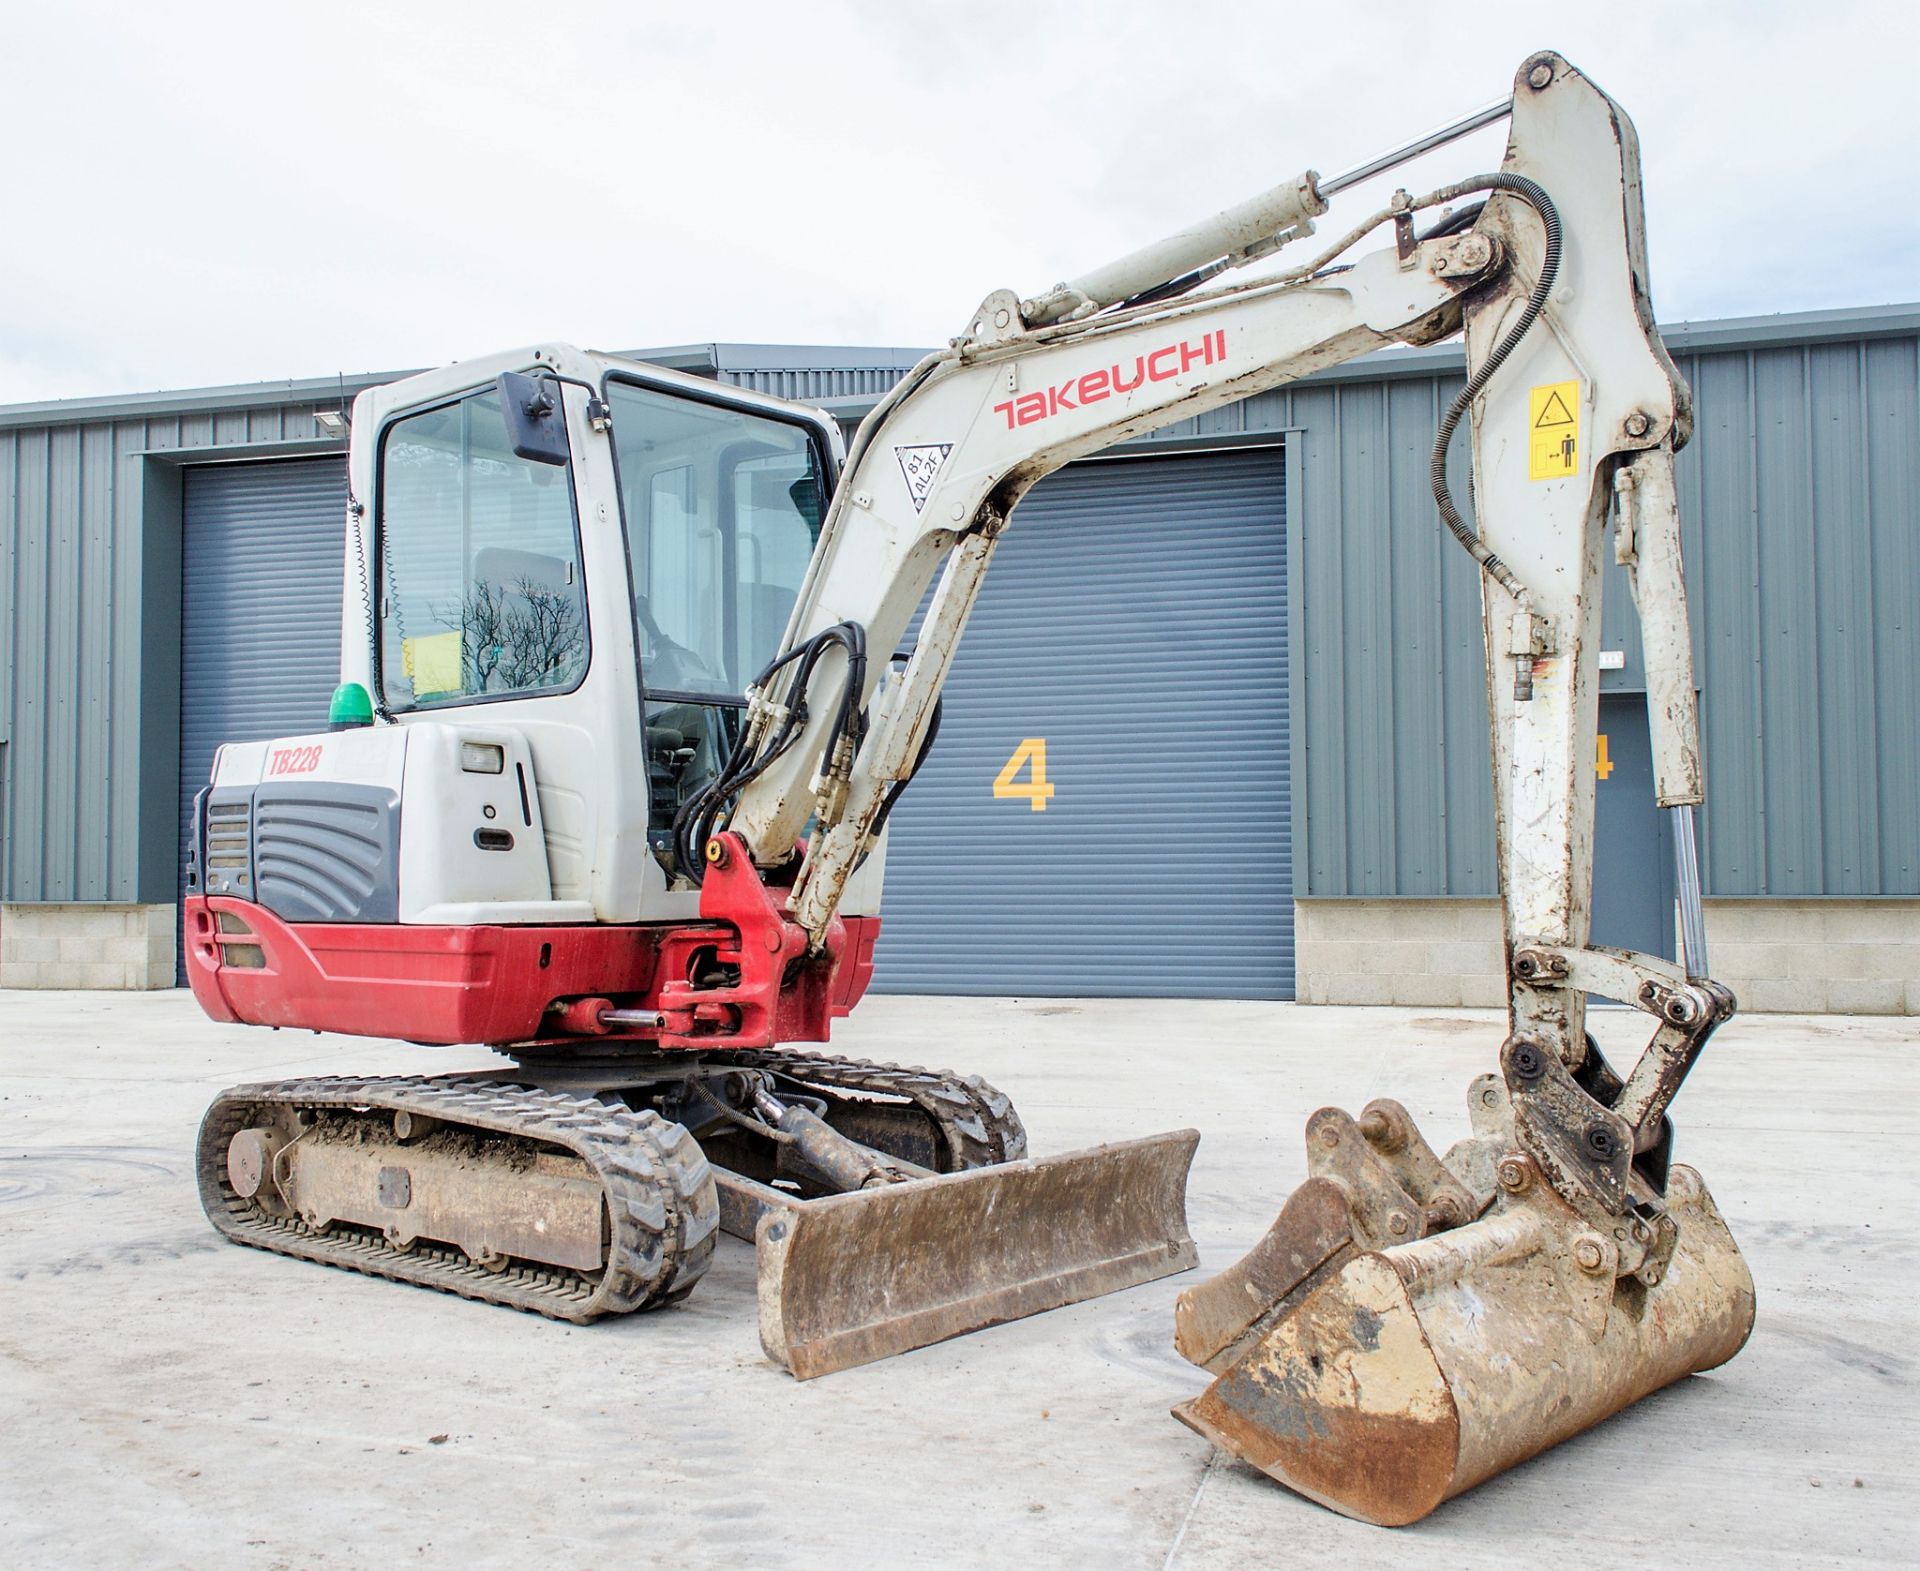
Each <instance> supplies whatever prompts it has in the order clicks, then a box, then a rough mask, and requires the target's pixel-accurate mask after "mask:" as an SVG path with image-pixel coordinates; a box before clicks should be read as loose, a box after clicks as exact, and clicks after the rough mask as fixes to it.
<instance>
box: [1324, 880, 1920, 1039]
mask: <svg viewBox="0 0 1920 1571" xmlns="http://www.w3.org/2000/svg"><path fill="white" fill-rule="evenodd" d="M1707 955H1708V961H1709V964H1710V968H1711V971H1712V974H1713V976H1714V978H1715V979H1716V980H1718V981H1721V982H1724V983H1726V985H1727V986H1729V987H1731V988H1732V989H1733V991H1734V995H1735V996H1736V997H1737V998H1738V999H1739V1000H1740V1007H1741V1009H1742V1011H1744V1012H1748V1013H1753V1014H1857V1015H1901V1014H1905V1015H1920V900H1709V901H1708V902H1707ZM1294 969H1295V976H1296V978H1297V983H1296V995H1295V996H1296V997H1297V998H1298V999H1299V1001H1300V1002H1301V1003H1303V1004H1410V1005H1415V1006H1442V1007H1444V1006H1448V1005H1458V1004H1478V1005H1484V1006H1487V1007H1491V1008H1498V1007H1500V1006H1501V1005H1503V1004H1504V1003H1505V1001H1506V999H1505V989H1504V987H1503V985H1502V982H1501V971H1502V956H1501V952H1500V906H1499V903H1498V902H1497V901H1493V900H1299V901H1295V902H1294Z"/></svg>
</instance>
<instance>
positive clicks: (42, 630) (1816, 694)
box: [0, 307, 1920, 901]
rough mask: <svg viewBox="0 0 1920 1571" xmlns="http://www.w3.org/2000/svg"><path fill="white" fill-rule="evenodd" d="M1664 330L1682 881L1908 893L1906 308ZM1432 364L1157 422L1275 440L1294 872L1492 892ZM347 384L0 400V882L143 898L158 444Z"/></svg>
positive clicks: (1348, 372) (1911, 764) (1911, 573)
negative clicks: (1287, 457)
mask: <svg viewBox="0 0 1920 1571" xmlns="http://www.w3.org/2000/svg"><path fill="white" fill-rule="evenodd" d="M1668 337H1669V342H1670V343H1671V344H1672V345H1673V347H1674V348H1675V350H1676V353H1677V356H1678V358H1679V360H1680V363H1681V369H1682V371H1683V372H1684V373H1685V374H1686V375H1687V376H1688V377H1689V379H1690V380H1691V381H1692V382H1693V384H1694V387H1695V392H1696V395H1697V404H1698V413H1699V428H1698V435H1697V437H1696V439H1695V442H1694V445H1693V446H1692V447H1691V448H1690V449H1689V450H1688V452H1687V453H1686V454H1684V455H1682V461H1681V474H1682V482H1683V486H1684V487H1685V491H1684V495H1683V506H1684V508H1685V515H1686V545H1687V549H1688V552H1689V560H1690V566H1691V570H1692V578H1693V582H1694V588H1695V599H1696V612H1695V628H1696V635H1697V638H1698V640H1699V646H1700V656H1701V658H1700V673H1701V680H1702V685H1703V688H1704V691H1705V698H1704V718H1705V725H1706V733H1707V750H1708V787H1709V790H1710V792H1711V794H1712V802H1711V804H1710V805H1709V808H1708V811H1707V814H1706V817H1705V821H1704V826H1703V827H1704V833H1705V850H1706V859H1707V879H1708V887H1709V889H1710V890H1712V891H1713V892H1716V893H1719V894H1729V895H1737V894H1772V895H1795V894H1837V895H1838V894H1876V893H1885V894H1909V895H1910V894H1914V893H1920V846H1917V845H1916V839H1915V837H1916V835H1920V712H1917V706H1916V705H1915V704H1914V703H1913V700H1912V695H1913V694H1914V693H1915V692H1920V628H1916V626H1915V622H1916V612H1915V602H1916V600H1917V599H1920V595H1916V593H1915V584H1916V582H1920V562H1916V559H1915V540H1916V537H1920V410H1917V408H1916V405H1917V403H1920V395H1917V393H1916V341H1917V338H1920V307H1894V308H1888V309H1886V310H1861V311H1853V312H1823V313H1810V314H1807V315H1804V316H1800V317H1779V318H1761V319H1754V320H1750V321H1736V322H1728V323H1708V324H1698V325H1694V326H1686V325H1682V326H1681V327H1679V328H1676V329H1673V330H1670V331H1669V334H1668ZM753 348H754V346H718V348H717V349H716V352H715V353H714V354H713V355H712V356H711V357H710V358H711V359H712V360H713V362H714V363H715V368H716V369H717V370H718V371H719V374H721V375H724V376H726V377H727V378H728V379H729V380H735V381H741V382H744V383H747V384H748V385H754V386H759V385H762V380H763V379H765V385H766V386H768V387H769V388H770V389H771V390H774V391H784V390H786V387H785V384H783V383H781V382H780V381H778V380H777V379H778V378H799V379H805V378H815V379H816V380H814V381H808V382H806V383H805V391H804V396H807V397H811V398H831V397H841V396H849V397H851V396H860V395H871V394H873V393H875V392H878V391H879V390H880V389H881V388H882V387H884V386H885V385H888V384H889V383H890V382H891V381H892V380H893V379H894V378H895V377H896V376H897V375H898V374H899V373H900V370H901V369H902V368H903V362H904V359H905V358H906V357H904V356H901V355H899V354H898V353H897V352H892V351H883V352H881V353H879V354H877V355H875V354H872V353H871V352H866V351H848V352H846V353H845V354H844V356H843V357H842V363H843V365H844V366H846V367H849V368H851V370H852V373H853V375H852V380H853V381H854V383H855V384H856V385H855V386H854V388H853V389H852V390H851V391H847V392H843V391H841V390H840V389H839V388H838V387H837V385H834V384H833V376H834V375H835V372H834V370H833V367H832V366H830V365H828V364H825V363H824V362H825V361H826V360H827V359H828V358H829V356H828V355H827V353H826V352H824V351H808V352H806V353H804V354H798V355H795V356H794V357H793V358H794V360H796V361H798V362H800V363H799V364H781V365H771V366H763V367H761V368H759V370H757V371H756V369H755V368H754V367H752V366H749V365H746V364H744V363H741V364H735V363H732V362H733V361H734V360H735V359H738V358H739V357H741V356H743V355H744V356H747V357H749V358H751V356H752V351H753ZM720 350H724V351H725V353H721V352H719V351H720ZM863 355H864V356H866V358H864V359H863ZM875 362H877V363H875ZM1457 363H1458V357H1457V353H1454V352H1451V351H1417V352H1414V353H1413V354H1410V355H1406V356H1402V357H1398V358H1397V361H1388V360H1376V361H1374V362H1372V363H1367V364H1360V365H1355V366H1348V367H1343V368H1341V369H1340V370H1339V371H1337V372H1334V373H1329V374H1323V375H1322V376H1320V377H1315V378H1312V379H1310V380H1309V381H1307V382H1304V383H1300V384H1297V385H1296V386H1294V387H1292V388H1287V389H1281V390H1279V391H1277V392H1274V393H1269V394H1263V395H1261V396H1260V397H1258V398H1254V399H1250V400H1247V401H1246V402H1245V403H1242V404H1238V405H1234V406H1231V407H1230V408H1227V409H1224V410H1220V411H1217V412H1215V413H1214V414H1212V415H1209V416H1207V417H1206V418H1205V419H1204V420H1201V421H1197V422H1192V423H1189V424H1188V425H1186V426H1183V427H1177V428H1175V429H1173V430H1171V431H1169V432H1166V433H1163V434H1162V436H1161V437H1160V438H1159V439H1157V440H1161V441H1169V440H1170V441H1175V442H1178V441H1181V440H1183V439H1195V438H1198V439H1203V440H1204V439H1207V438H1209V437H1212V436H1216V435H1232V436H1241V435H1244V434H1246V433H1256V432H1274V431H1281V430H1287V429H1289V428H1291V429H1293V430H1294V431H1296V432H1297V433H1298V435H1297V436H1296V437H1294V438H1293V439H1292V440H1291V441H1290V444H1289V446H1290V450H1291V452H1292V453H1293V455H1294V456H1293V459H1292V463H1293V466H1294V467H1293V475H1294V478H1295V480H1296V481H1297V486H1296V494H1297V504H1296V506H1295V507H1294V508H1293V509H1292V512H1293V525H1294V527H1295V529H1296V530H1297V531H1298V538H1297V541H1296V542H1295V544H1296V549H1295V550H1294V553H1293V555H1292V558H1291V560H1292V562H1293V564H1294V567H1295V579H1296V584H1295V587H1294V589H1293V597H1294V604H1295V607H1296V609H1297V611H1298V612H1299V614H1298V616H1297V617H1296V621H1295V627H1294V632H1293V637H1294V640H1295V642H1294V645H1293V650H1294V653H1295V654H1296V655H1297V656H1299V660H1298V662H1297V664H1298V670H1297V672H1296V677H1295V680H1296V684H1297V691H1298V703H1297V705H1296V708H1295V715H1294V720H1295V726H1296V730H1297V733H1298V736H1299V740H1298V742H1297V745H1296V759H1297V764H1298V767H1297V768H1296V769H1295V772H1294V781H1295V789H1296V790H1297V791H1298V792H1299V793H1300V795H1301V796H1302V798H1303V801H1302V802H1301V804H1300V806H1299V808H1298V810H1297V811H1298V814H1299V821H1298V822H1297V824H1296V828H1297V829H1298V830H1299V831H1300V835H1301V838H1300V841H1299V843H1298V844H1297V845H1296V868H1295V882H1296V887H1297V891H1298V892H1299V893H1301V894H1312V895H1343V894H1354V895H1359V894H1408V895H1420V894H1456V895H1484V894H1489V893H1491V892H1492V890H1493V867H1492V854H1491V828H1490V819H1491V812H1490V807H1489V805H1488V803H1489V795H1490V793H1489V790H1488V785H1487V764H1486V739H1485V735H1484V719H1483V717H1482V716H1483V711H1482V709H1481V699H1480V683H1481V681H1482V677H1481V674H1480V657H1479V652H1478V633H1477V622H1478V614H1477V611H1476V609H1475V600H1474V585H1473V580H1472V573H1471V571H1470V570H1469V568H1468V565H1467V563H1466V562H1465V560H1464V558H1462V557H1461V556H1460V555H1459V553H1458V552H1457V550H1454V551H1448V550H1442V549H1441V546H1442V544H1443V542H1442V541H1441V539H1440V537H1439V534H1438V531H1437V529H1436V527H1435V525H1434V523H1433V515H1432V509H1431V504H1430V503H1429V501H1428V500H1427V498H1426V491H1425V482H1424V475H1423V473H1422V471H1423V467H1424V464H1425V454H1426V450H1427V443H1428V440H1429V438H1430V435H1431V432H1432V429H1433V412H1434V410H1435V409H1436V407H1437V406H1438V403H1439V401H1440V400H1441V399H1442V398H1443V397H1445V396H1447V395H1448V394H1449V393H1450V392H1451V390H1452V388H1453V386H1455V385H1457V375H1458V373H1457V371H1456V370H1455V369H1454V367H1455V366H1456V365H1457ZM364 380H366V379H357V380H349V381H348V382H347V383H346V384H344V386H342V387H340V388H338V389H335V388H332V387H322V386H320V385H316V384H288V385H286V386H278V385H273V386H266V385H263V386H260V387H255V388H247V389H228V390H215V391H214V392H211V393H209V392H207V391H205V390H201V391H198V392H192V393H183V394H172V395H161V396H160V397H157V398H154V399H147V400H96V401H92V402H91V403H79V404H69V405H52V406H36V407H34V408H16V409H0V548H4V551H5V559H4V563H3V564H0V658H3V659H4V660H5V662H6V669H5V671H4V673H0V828H3V829H4V835H5V844H4V849H3V850H0V899H6V900H27V901H31V900H132V899H151V900H163V899H167V898H169V897H170V886H171V882H172V859H173V853H174V846H173V843H172V833H171V830H170V827H169V825H170V821H171V818H172V805H173V804H172V797H173V792H172V788H171V784H170V782H171V778H172V774H173V768H174V749H175V743H174V742H173V741H171V740H168V739H167V735H166V733H168V732H171V730H172V728H173V727H175V726H176V725H177V707H176V704H177V700H176V698H175V695H174V693H173V691H172V686H171V684H172V682H173V681H174V680H175V679H177V667H175V666H174V665H173V664H172V662H171V660H170V659H169V658H168V657H165V656H161V657H159V658H156V657H155V656H154V655H153V654H152V651H153V650H155V649H164V648H165V647H166V646H167V645H168V643H169V641H170V640H171V641H172V643H173V647H175V648H177V619H178V585H179V559H178V547H179V542H178V537H177V536H178V527H179V512H178V474H177V471H174V472H173V479H172V488H173V489H172V494H171V496H170V497H169V495H168V494H167V493H168V479H167V472H168V466H167V465H166V464H165V462H164V461H163V460H164V455H165V454H167V453H169V452H173V453H176V454H183V455H184V454H187V453H189V452H191V453H192V454H193V455H194V456H197V457H218V456H220V454H221V453H222V452H227V453H239V452H241V451H243V450H245V451H246V453H247V456H256V455H258V456H265V455H266V454H267V453H269V452H271V453H283V452H285V451H286V450H288V449H289V448H290V447H297V446H299V445H300V444H302V443H304V444H306V446H307V447H309V448H311V447H312V446H313V445H315V444H314V443H313V437H314V434H315V433H314V424H313V414H314V412H315V410H316V409H322V408H325V409H331V408H334V407H335V406H336V404H337V403H338V400H339V397H340V396H341V395H343V394H344V395H349V396H350V395H351V393H352V392H353V391H355V390H356V389H357V387H358V386H359V385H363V382H364ZM800 385H801V384H800V382H798V381H796V382H795V383H794V386H796V387H799V386H800ZM215 404H217V405H218V407H210V406H211V405H215ZM153 453H157V454H160V455H162V457H161V459H154V458H148V457H143V456H141V455H144V454H153ZM1456 494H1461V488H1460V487H1459V486H1456ZM169 520H171V522H169ZM168 530H171V531H172V534H173V537H172V539H171V540H169V539H168V538H167V533H168ZM169 594H171V595H172V596H173V604H172V606H171V608H170V609H169V607H168V606H167V604H166V596H167V595H169ZM1608 597H1609V610H1608V613H1607V628H1608V636H1607V644H1608V647H1611V648H1622V649H1625V650H1626V651H1627V658H1628V669H1627V670H1626V671H1625V672H1623V673H1620V674H1619V675H1618V676H1617V677H1612V678H1610V681H1609V685H1610V686H1613V687H1616V688H1617V687H1630V686H1632V685H1634V678H1635V668H1636V665H1637V660H1638V646H1637V642H1636V640H1635V639H1634V638H1633V637H1632V636H1631V632H1630V624H1631V613H1630V611H1629V610H1628V609H1627V607H1626V604H1625V599H1624V595H1623V594H1622V593H1621V592H1620V585H1619V584H1618V583H1617V582H1615V583H1611V584H1610V585H1609V590H1608ZM169 615H171V617H172V620H171V621H169V620H168V618H169ZM149 777H150V778H149ZM156 802H157V816H156V811H155V808H154V806H153V805H152V804H154V803H156Z"/></svg>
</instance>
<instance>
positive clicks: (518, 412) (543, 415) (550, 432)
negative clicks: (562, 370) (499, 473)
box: [495, 371, 569, 464]
mask: <svg viewBox="0 0 1920 1571" xmlns="http://www.w3.org/2000/svg"><path fill="white" fill-rule="evenodd" d="M495 386H496V387H497V388H498V390H499V393H500V408H501V410H502V412H503V413H504V414H505V415H506V418H507V444H508V445H509V446H510V447H512V449H513V454H514V457H516V458H524V459H526V460H527V461H528V462H529V463H534V464H565V463H566V461H567V458H568V456H569V455H568V449H567V420H566V415H565V413H564V412H563V411H562V409H561V407H560V384H559V383H557V382H555V381H553V380H552V379H551V378H548V377H538V376H528V375H527V374H526V373H525V372H523V371H502V372H501V373H500V380H499V381H498V382H497V383H496V384H495Z"/></svg>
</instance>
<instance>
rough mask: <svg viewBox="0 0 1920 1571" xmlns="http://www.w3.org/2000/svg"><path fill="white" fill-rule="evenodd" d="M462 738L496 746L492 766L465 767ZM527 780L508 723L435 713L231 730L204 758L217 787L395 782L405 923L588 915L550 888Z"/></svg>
mask: <svg viewBox="0 0 1920 1571" xmlns="http://www.w3.org/2000/svg"><path fill="white" fill-rule="evenodd" d="M465 744H477V745H478V746H480V747H482V748H483V749H484V748H493V749H497V750H498V755H497V756H498V758H499V761H500V763H501V766H502V767H501V768H500V770H499V771H498V772H497V773H496V772H491V771H484V772H483V771H475V770H472V769H468V768H464V767H462V763H461V748H462V746H463V745H465ZM523 778H524V779H525V781H526V783H527V786H528V790H527V793H526V796H525V798H524V799H523V798H522V795H521V790H520V782H521V780H522V779H523ZM536 782H537V775H536V773H535V770H534V764H533V754H532V749H531V748H530V747H529V746H528V744H527V741H526V738H525V737H524V736H522V735H521V734H520V732H519V731H518V730H517V729H515V728H513V727H509V726H493V725H485V726H482V725H447V724H444V723H439V722H433V721H428V722H423V723H417V724H414V725H407V726H381V727H377V728H370V729H359V730H351V731H334V732H324V731H323V732H319V733H317V734H315V735H311V736H296V737H283V738H280V739H277V740H275V741H272V742H229V743H227V744H226V745H225V746H224V747H222V748H221V749H220V751H219V752H218V754H216V755H215V758H214V766H213V785H214V786H215V787H216V788H226V787H255V786H261V785H269V784H271V785H285V786H289V787H298V786H299V785H302V784H318V785H354V786H377V787H384V788H386V789H387V790H390V791H393V792H395V793H396V794H397V795H398V796H399V798H400V802H401V810H400V865H399V868H398V881H399V900H400V920H401V921H402V922H403V923H418V924H424V925H435V926H476V925H490V924H507V923H584V922H591V921H593V920H594V914H593V908H592V906H591V905H589V904H588V903H587V902H586V901H584V900H566V899H556V898H555V897H554V893H553V881H552V879H551V878H550V877H549V875H548V871H547V845H546V839H545V836H544V834H543V832H542V830H543V825H542V816H541V806H540V803H541V798H542V793H540V792H539V791H537V790H536V789H534V787H535V785H536ZM489 810H491V811H489ZM482 835H488V836H495V837H497V836H501V835H504V836H506V837H507V838H508V840H509V841H510V844H507V845H505V846H504V848H502V849H489V848H486V847H484V846H483V845H482V844H481V843H480V840H479V838H478V837H479V836H482Z"/></svg>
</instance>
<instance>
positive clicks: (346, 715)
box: [327, 682, 373, 731]
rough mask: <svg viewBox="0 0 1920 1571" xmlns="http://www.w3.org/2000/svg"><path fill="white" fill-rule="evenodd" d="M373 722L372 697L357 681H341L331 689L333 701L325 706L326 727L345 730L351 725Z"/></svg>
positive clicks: (333, 729) (370, 723)
mask: <svg viewBox="0 0 1920 1571" xmlns="http://www.w3.org/2000/svg"><path fill="white" fill-rule="evenodd" d="M372 724H373V699H372V698H371V697H369V696H368V694H367V690H366V689H365V688H364V687H362V686H361V685H360V684H359V683H358V682H342V683H341V684H340V685H339V686H338V687H336V688H335V689H334V690H333V702H332V703H331V704H329V705H328V706H327V729H328V730H329V731H345V730H348V729H350V728H351V727H353V726H361V725H372Z"/></svg>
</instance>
